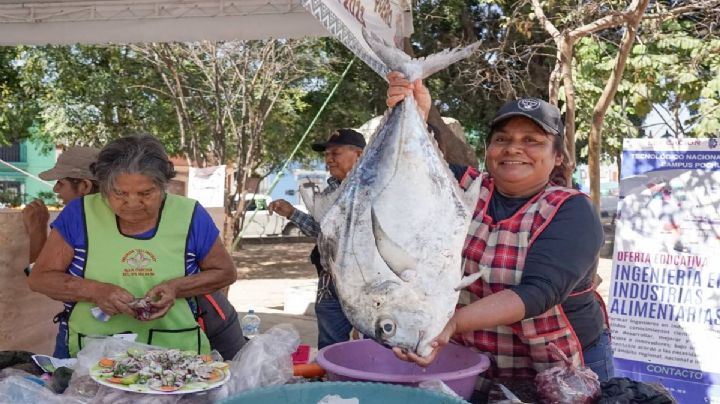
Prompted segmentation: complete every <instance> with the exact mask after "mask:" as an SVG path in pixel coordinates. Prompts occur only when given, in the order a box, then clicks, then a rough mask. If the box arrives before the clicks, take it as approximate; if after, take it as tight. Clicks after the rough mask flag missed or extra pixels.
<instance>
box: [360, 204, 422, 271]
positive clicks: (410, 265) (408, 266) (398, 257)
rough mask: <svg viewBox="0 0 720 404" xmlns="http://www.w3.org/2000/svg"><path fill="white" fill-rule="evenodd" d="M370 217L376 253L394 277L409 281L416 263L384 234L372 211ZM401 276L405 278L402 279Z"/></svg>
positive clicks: (371, 210) (372, 210)
mask: <svg viewBox="0 0 720 404" xmlns="http://www.w3.org/2000/svg"><path fill="white" fill-rule="evenodd" d="M370 217H371V219H372V230H373V235H374V236H375V246H376V247H377V249H378V253H380V257H382V259H383V260H384V261H385V263H386V264H387V266H388V267H389V268H390V270H391V271H393V272H394V273H395V275H397V276H399V277H400V279H402V280H404V281H406V282H407V279H406V278H408V279H410V278H411V276H412V275H411V272H415V271H414V269H415V267H417V261H416V260H415V259H414V258H413V257H411V256H410V255H408V253H407V252H406V251H405V250H404V249H403V248H402V247H400V245H398V244H397V243H396V242H394V241H393V240H391V239H390V237H389V236H388V235H387V233H385V231H384V230H383V228H382V226H380V222H379V221H378V218H377V216H376V215H375V210H374V209H370ZM408 271H410V272H408ZM403 274H404V275H405V277H403Z"/></svg>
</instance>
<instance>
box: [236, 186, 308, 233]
mask: <svg viewBox="0 0 720 404" xmlns="http://www.w3.org/2000/svg"><path fill="white" fill-rule="evenodd" d="M270 202H272V198H271V197H270V196H269V195H265V194H252V193H249V194H246V195H245V221H244V222H243V237H280V236H286V237H299V236H302V235H303V234H302V232H301V231H300V229H298V227H297V226H296V225H295V224H294V223H293V222H291V221H290V220H288V219H287V218H285V217H282V216H280V215H278V214H275V213H273V214H270V211H268V208H267V207H268V205H269V204H270ZM294 206H295V208H297V209H300V210H302V211H303V212H305V211H306V210H305V207H304V206H301V205H294Z"/></svg>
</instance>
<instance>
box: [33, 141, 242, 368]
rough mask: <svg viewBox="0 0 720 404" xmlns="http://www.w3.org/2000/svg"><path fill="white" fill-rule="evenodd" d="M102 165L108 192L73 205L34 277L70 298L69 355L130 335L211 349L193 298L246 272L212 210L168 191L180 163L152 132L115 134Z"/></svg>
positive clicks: (98, 166) (98, 172)
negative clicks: (89, 343)
mask: <svg viewBox="0 0 720 404" xmlns="http://www.w3.org/2000/svg"><path fill="white" fill-rule="evenodd" d="M92 169H93V171H94V174H95V176H96V177H97V180H98V183H99V186H100V194H94V195H88V196H85V197H83V198H80V199H76V200H74V201H73V202H71V203H69V204H68V206H66V208H65V209H64V210H63V211H62V213H61V214H60V216H58V219H57V220H56V221H55V222H54V224H53V229H52V232H51V233H50V236H49V237H48V241H47V243H46V244H45V246H44V248H43V250H42V252H41V253H40V256H39V257H38V259H37V261H36V264H35V267H34V270H33V272H32V274H31V275H30V278H29V285H30V288H31V289H32V290H34V291H37V292H40V293H43V294H45V295H47V296H49V297H51V298H53V299H56V300H61V301H63V302H65V310H64V312H63V315H61V316H59V317H60V318H59V321H60V322H61V328H62V327H65V328H66V330H67V333H66V336H67V337H66V340H65V342H66V343H67V349H68V353H69V355H70V356H73V357H74V356H76V354H77V352H78V351H79V350H80V349H82V348H83V344H84V343H85V342H86V341H85V337H87V336H90V335H114V334H128V333H131V334H136V335H137V339H136V341H138V342H142V343H147V344H151V345H158V346H163V347H168V348H177V349H181V350H192V351H197V352H203V353H205V352H208V351H209V343H208V340H207V337H206V335H205V333H204V332H203V331H202V330H201V329H200V327H199V326H198V323H197V321H196V319H195V314H196V307H195V303H194V301H193V299H191V298H192V297H193V296H197V295H202V294H206V293H211V292H213V291H216V290H218V289H221V288H223V287H225V286H227V285H229V284H231V283H232V282H234V281H235V279H236V277H237V274H236V271H235V266H234V264H233V262H232V259H231V258H230V255H229V254H228V252H227V250H226V249H225V247H224V246H223V243H222V242H221V240H220V238H219V237H218V234H219V232H218V230H217V228H216V227H215V225H214V223H213V222H212V219H211V218H210V215H209V214H208V213H207V212H206V211H205V210H204V209H203V208H202V207H201V206H200V205H199V204H198V203H197V202H195V201H193V200H190V199H187V198H184V197H179V196H176V195H169V194H167V193H166V188H167V185H168V183H169V182H170V179H171V178H173V177H174V176H175V171H174V168H173V165H172V163H171V162H170V160H169V159H168V156H167V154H166V152H165V150H164V148H163V146H162V144H160V142H158V141H157V139H155V138H153V137H152V136H149V135H139V136H129V137H125V138H121V139H117V140H115V141H113V142H110V143H109V144H108V145H107V146H106V147H105V148H103V149H102V151H101V152H100V154H99V156H98V161H97V162H96V163H95V164H94V165H93V168H92Z"/></svg>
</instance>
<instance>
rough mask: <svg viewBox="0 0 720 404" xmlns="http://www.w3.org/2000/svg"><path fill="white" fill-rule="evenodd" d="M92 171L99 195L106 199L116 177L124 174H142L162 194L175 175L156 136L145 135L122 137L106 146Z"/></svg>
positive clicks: (112, 188) (113, 186) (173, 168)
mask: <svg viewBox="0 0 720 404" xmlns="http://www.w3.org/2000/svg"><path fill="white" fill-rule="evenodd" d="M91 170H92V171H93V174H95V177H96V178H97V180H98V183H99V185H100V192H102V193H103V194H104V195H106V196H107V195H109V194H110V193H111V192H112V191H113V190H114V189H115V181H116V179H117V177H118V176H120V175H123V174H142V175H144V176H146V177H148V178H150V179H152V181H153V182H154V183H155V184H156V185H158V186H159V187H160V189H162V190H163V191H165V190H166V189H167V186H168V183H169V182H170V179H172V178H173V177H175V174H176V173H175V167H174V166H173V164H172V162H170V159H169V158H168V155H167V153H166V152H165V147H163V145H162V144H161V143H160V142H159V141H158V140H157V139H156V138H155V137H153V136H151V135H146V134H142V135H133V136H127V137H122V138H120V139H115V140H113V141H112V142H110V143H108V144H107V146H105V147H103V149H102V150H100V155H98V159H97V162H95V163H93V165H92V166H91Z"/></svg>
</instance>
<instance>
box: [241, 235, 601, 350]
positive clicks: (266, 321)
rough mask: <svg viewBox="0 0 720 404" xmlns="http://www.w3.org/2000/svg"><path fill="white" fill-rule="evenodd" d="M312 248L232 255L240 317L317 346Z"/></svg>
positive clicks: (275, 247)
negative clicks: (292, 332)
mask: <svg viewBox="0 0 720 404" xmlns="http://www.w3.org/2000/svg"><path fill="white" fill-rule="evenodd" d="M312 247H313V244H312V243H284V244H261V245H260V244H253V245H247V246H245V247H244V248H243V250H241V251H239V252H237V253H235V254H234V255H233V258H234V259H235V262H236V264H237V267H238V281H237V282H236V283H235V284H234V285H232V286H231V287H230V292H229V294H228V296H229V299H230V302H231V303H232V304H233V305H234V306H235V308H236V309H238V311H239V312H240V314H241V316H242V315H244V314H245V312H246V311H247V310H248V309H254V310H255V312H256V313H258V314H259V315H260V318H261V319H262V323H261V329H262V330H263V331H265V330H267V329H269V328H270V327H272V326H273V325H275V324H279V323H291V324H293V325H294V326H295V327H296V328H297V329H298V331H299V333H300V336H301V339H302V342H303V343H304V344H308V345H311V346H315V345H316V342H317V328H316V327H317V325H316V322H315V317H313V314H314V312H313V308H312V306H311V305H309V304H310V303H311V302H312V299H313V294H312V293H313V291H314V287H315V285H316V283H317V273H316V271H315V267H313V266H312V265H311V264H310V262H309V261H308V258H307V257H308V255H309V253H310V250H312ZM611 266H612V262H611V260H610V259H607V258H603V259H601V260H600V265H599V267H598V274H599V275H600V276H601V277H602V278H603V280H604V281H603V282H602V284H601V285H600V287H599V288H598V291H599V292H600V295H601V296H603V298H604V299H605V301H607V297H608V290H609V287H610V275H611ZM308 291H310V293H308ZM286 301H291V302H292V305H293V309H294V311H295V312H296V313H297V312H298V310H297V309H298V307H300V306H302V304H299V302H305V305H304V306H303V307H302V310H301V311H304V313H305V314H288V313H286V312H285V311H284V306H285V302H286ZM308 305H309V306H308Z"/></svg>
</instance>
